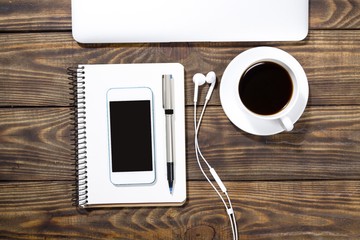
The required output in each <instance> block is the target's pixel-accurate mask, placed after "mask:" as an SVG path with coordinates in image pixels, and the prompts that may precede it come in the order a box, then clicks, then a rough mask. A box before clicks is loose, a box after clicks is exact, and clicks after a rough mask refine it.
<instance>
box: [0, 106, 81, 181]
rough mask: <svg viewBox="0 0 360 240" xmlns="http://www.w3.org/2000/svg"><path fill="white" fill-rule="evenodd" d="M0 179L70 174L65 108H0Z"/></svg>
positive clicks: (68, 120) (68, 123) (71, 153)
mask: <svg viewBox="0 0 360 240" xmlns="http://www.w3.org/2000/svg"><path fill="white" fill-rule="evenodd" d="M0 119H1V123H0V159H1V160H0V180H19V179H23V180H49V179H51V180H69V179H72V178H74V171H75V168H74V164H75V161H74V153H75V150H73V149H74V148H73V147H72V146H71V144H72V143H73V142H71V139H72V137H71V135H70V132H71V129H72V126H71V125H72V124H73V122H71V111H70V109H69V108H41V109H36V108H29V109H0Z"/></svg>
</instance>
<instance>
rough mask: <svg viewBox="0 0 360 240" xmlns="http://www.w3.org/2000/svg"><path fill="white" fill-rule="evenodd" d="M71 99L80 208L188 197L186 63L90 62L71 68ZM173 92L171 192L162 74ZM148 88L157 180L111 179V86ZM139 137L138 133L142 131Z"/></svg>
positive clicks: (164, 203)
mask: <svg viewBox="0 0 360 240" xmlns="http://www.w3.org/2000/svg"><path fill="white" fill-rule="evenodd" d="M68 74H69V75H70V77H69V79H71V81H72V84H73V88H74V103H75V106H76V107H75V111H74V115H75V126H76V127H75V131H76V139H75V146H76V147H75V149H76V159H75V161H76V166H77V198H76V204H77V205H78V206H80V207H84V208H87V207H113V206H157V205H161V206H178V205H182V204H183V203H184V202H185V201H186V159H185V158H186V156H185V103H184V102H185V101H184V68H183V66H182V65H181V64H178V63H164V64H162V63H154V64H94V65H79V66H78V67H77V68H73V69H69V72H68ZM164 74H171V75H172V77H173V89H174V91H173V93H174V97H173V99H174V116H175V118H174V129H175V133H174V149H175V150H176V151H175V153H174V154H175V158H174V175H175V180H174V189H173V192H172V193H170V192H169V186H168V180H167V159H166V136H165V135H166V133H165V131H166V128H165V114H164V109H163V103H162V87H163V86H162V76H163V75H164ZM123 88H148V89H151V91H152V94H153V136H154V137H153V140H154V169H155V175H156V178H155V181H154V182H152V183H150V184H114V183H113V182H112V181H111V179H110V174H111V167H110V156H111V153H110V143H109V129H108V128H109V126H108V114H107V111H108V107H107V106H108V105H107V104H108V100H107V93H108V91H109V89H123ZM140 137H141V136H140Z"/></svg>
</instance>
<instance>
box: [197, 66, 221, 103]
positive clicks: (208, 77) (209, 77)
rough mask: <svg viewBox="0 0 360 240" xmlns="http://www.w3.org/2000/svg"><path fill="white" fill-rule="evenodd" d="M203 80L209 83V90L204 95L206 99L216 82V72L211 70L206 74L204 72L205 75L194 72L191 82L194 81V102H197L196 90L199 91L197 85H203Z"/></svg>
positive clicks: (208, 97)
mask: <svg viewBox="0 0 360 240" xmlns="http://www.w3.org/2000/svg"><path fill="white" fill-rule="evenodd" d="M205 81H206V82H207V83H209V84H211V85H210V88H209V91H208V93H207V95H206V100H209V99H210V97H211V94H212V92H213V90H214V88H215V82H216V74H215V72H213V71H211V72H209V73H208V74H206V76H205V75H204V74H202V73H196V74H195V75H194V77H193V82H194V83H195V89H194V102H195V103H196V102H197V98H198V91H199V86H201V85H203V84H204V83H205Z"/></svg>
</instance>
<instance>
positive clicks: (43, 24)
mask: <svg viewBox="0 0 360 240" xmlns="http://www.w3.org/2000/svg"><path fill="white" fill-rule="evenodd" d="M70 29H71V0H57V1H52V0H40V1H39V0H10V1H8V0H0V32H6V31H7V32H14V31H59V30H70Z"/></svg>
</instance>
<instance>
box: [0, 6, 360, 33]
mask: <svg viewBox="0 0 360 240" xmlns="http://www.w3.org/2000/svg"><path fill="white" fill-rule="evenodd" d="M0 6H1V7H0V32H1V31H49V30H51V31H56V30H71V1H70V0H58V1H51V0H41V1H37V0H12V1H7V0H1V1H0ZM309 11H310V22H309V25H310V26H309V27H310V28H311V29H355V28H360V17H359V14H358V13H359V11H360V2H359V0H310V10H309Z"/></svg>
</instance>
